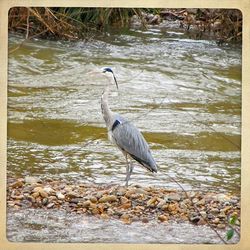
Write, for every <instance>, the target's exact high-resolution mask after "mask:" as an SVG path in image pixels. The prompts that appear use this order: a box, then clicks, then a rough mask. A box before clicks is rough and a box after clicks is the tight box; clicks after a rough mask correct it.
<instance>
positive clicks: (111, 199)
mask: <svg viewBox="0 0 250 250" xmlns="http://www.w3.org/2000/svg"><path fill="white" fill-rule="evenodd" d="M114 201H117V196H115V195H104V196H102V197H101V198H100V199H99V202H100V203H104V202H114Z"/></svg>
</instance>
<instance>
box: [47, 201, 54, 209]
mask: <svg viewBox="0 0 250 250" xmlns="http://www.w3.org/2000/svg"><path fill="white" fill-rule="evenodd" d="M54 205H55V203H53V202H52V203H49V204H48V205H47V208H52V207H54Z"/></svg>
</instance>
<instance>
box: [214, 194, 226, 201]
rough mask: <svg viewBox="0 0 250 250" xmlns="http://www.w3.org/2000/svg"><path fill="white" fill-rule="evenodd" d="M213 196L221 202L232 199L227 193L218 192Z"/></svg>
mask: <svg viewBox="0 0 250 250" xmlns="http://www.w3.org/2000/svg"><path fill="white" fill-rule="evenodd" d="M213 198H214V199H215V200H217V201H219V202H226V201H230V197H229V196H228V195H226V194H216V195H214V196H213Z"/></svg>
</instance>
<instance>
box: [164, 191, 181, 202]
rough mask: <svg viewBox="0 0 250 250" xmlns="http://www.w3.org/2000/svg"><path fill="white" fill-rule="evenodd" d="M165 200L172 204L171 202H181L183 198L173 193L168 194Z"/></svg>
mask: <svg viewBox="0 0 250 250" xmlns="http://www.w3.org/2000/svg"><path fill="white" fill-rule="evenodd" d="M164 200H165V201H166V202H170V201H180V200H181V196H180V195H179V194H177V193H176V194H175V193H173V194H168V195H166V196H165V197H164Z"/></svg>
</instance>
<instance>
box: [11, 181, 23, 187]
mask: <svg viewBox="0 0 250 250" xmlns="http://www.w3.org/2000/svg"><path fill="white" fill-rule="evenodd" d="M22 186H23V182H22V181H16V182H14V183H12V184H11V187H12V188H21V187H22Z"/></svg>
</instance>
